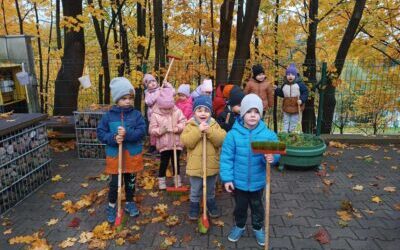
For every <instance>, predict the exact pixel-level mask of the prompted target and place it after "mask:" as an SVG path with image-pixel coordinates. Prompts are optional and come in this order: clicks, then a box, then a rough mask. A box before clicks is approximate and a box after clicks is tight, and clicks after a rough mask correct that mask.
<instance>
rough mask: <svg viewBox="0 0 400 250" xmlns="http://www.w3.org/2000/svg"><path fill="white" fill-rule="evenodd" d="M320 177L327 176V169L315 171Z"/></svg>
mask: <svg viewBox="0 0 400 250" xmlns="http://www.w3.org/2000/svg"><path fill="white" fill-rule="evenodd" d="M315 174H316V175H317V176H319V177H325V176H326V170H319V171H318V172H316V173H315Z"/></svg>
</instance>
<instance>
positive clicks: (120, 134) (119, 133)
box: [118, 126, 126, 137]
mask: <svg viewBox="0 0 400 250" xmlns="http://www.w3.org/2000/svg"><path fill="white" fill-rule="evenodd" d="M118 135H119V136H122V137H125V135H126V130H125V128H124V127H122V126H119V127H118Z"/></svg>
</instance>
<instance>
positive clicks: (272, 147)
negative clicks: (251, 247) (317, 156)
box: [251, 141, 286, 249]
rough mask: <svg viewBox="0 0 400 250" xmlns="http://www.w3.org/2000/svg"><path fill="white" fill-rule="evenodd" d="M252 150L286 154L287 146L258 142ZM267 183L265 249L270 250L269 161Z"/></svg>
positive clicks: (253, 143)
mask: <svg viewBox="0 0 400 250" xmlns="http://www.w3.org/2000/svg"><path fill="white" fill-rule="evenodd" d="M251 148H252V150H253V152H254V153H261V154H281V155H284V154H286V144H285V143H283V142H270V141H258V142H252V143H251ZM266 175H267V176H266V179H267V182H266V183H265V206H266V208H265V246H264V249H269V248H268V247H269V201H270V193H271V185H270V184H271V165H270V163H269V162H268V160H267V171H266Z"/></svg>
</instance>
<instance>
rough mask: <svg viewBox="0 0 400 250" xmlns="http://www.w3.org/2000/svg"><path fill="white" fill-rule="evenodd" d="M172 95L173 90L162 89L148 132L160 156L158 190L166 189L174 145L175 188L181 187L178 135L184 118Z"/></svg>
mask: <svg viewBox="0 0 400 250" xmlns="http://www.w3.org/2000/svg"><path fill="white" fill-rule="evenodd" d="M174 94H175V90H174V89H173V88H169V87H167V88H163V90H162V91H161V94H160V96H159V97H158V99H157V101H156V105H155V108H154V109H153V114H152V115H151V118H150V126H149V132H150V135H152V136H154V137H155V138H156V147H157V150H158V151H159V152H160V154H161V163H160V170H159V174H158V187H159V189H160V190H163V189H166V182H165V176H166V172H167V167H168V163H169V162H170V161H171V165H172V166H174V151H173V149H174V145H175V146H176V153H177V165H178V183H177V186H178V187H180V186H182V181H181V177H180V175H179V172H180V171H179V169H180V167H179V156H180V153H181V151H182V148H183V145H182V143H181V141H180V134H181V133H182V131H183V129H184V127H185V124H186V118H185V116H184V115H183V113H182V111H181V110H180V109H179V108H177V107H176V106H175V104H174ZM174 174H175V173H174ZM174 181H175V178H174Z"/></svg>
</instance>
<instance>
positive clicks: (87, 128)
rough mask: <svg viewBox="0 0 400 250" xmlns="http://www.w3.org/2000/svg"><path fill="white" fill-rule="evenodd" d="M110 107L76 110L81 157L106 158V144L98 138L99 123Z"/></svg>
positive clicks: (77, 135)
mask: <svg viewBox="0 0 400 250" xmlns="http://www.w3.org/2000/svg"><path fill="white" fill-rule="evenodd" d="M107 109H108V106H104V109H100V110H96V111H91V110H87V111H75V112H74V119H75V133H76V144H77V148H78V157H79V159H105V158H106V152H105V146H106V145H105V144H102V143H101V142H100V141H99V140H98V139H97V131H96V130H97V125H98V124H99V122H100V120H101V117H102V116H103V114H104V113H105V112H106V110H107Z"/></svg>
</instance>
